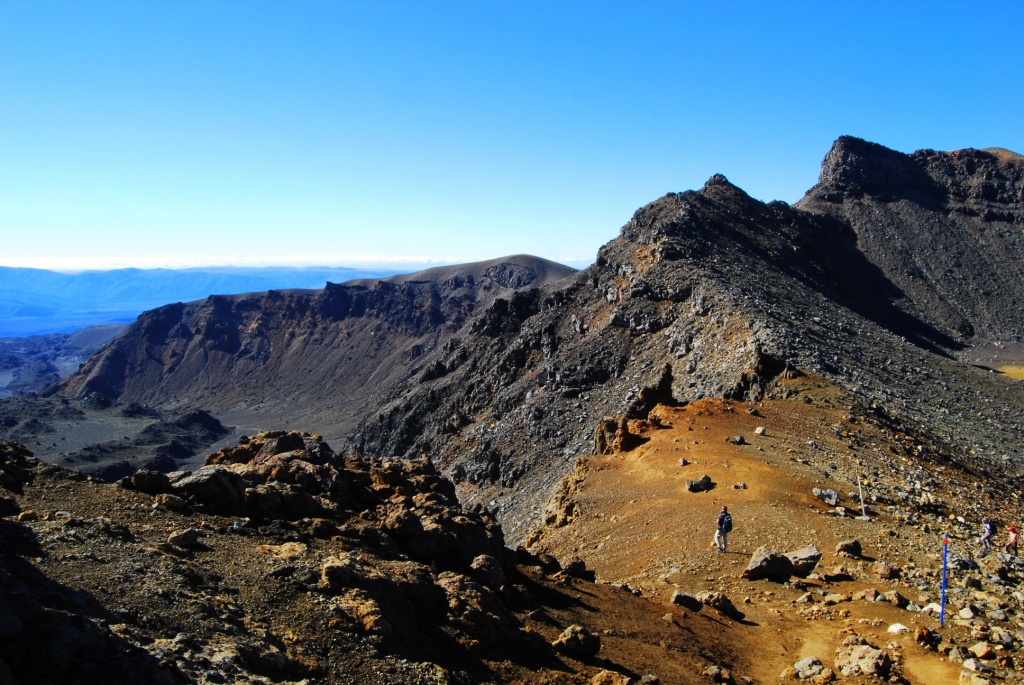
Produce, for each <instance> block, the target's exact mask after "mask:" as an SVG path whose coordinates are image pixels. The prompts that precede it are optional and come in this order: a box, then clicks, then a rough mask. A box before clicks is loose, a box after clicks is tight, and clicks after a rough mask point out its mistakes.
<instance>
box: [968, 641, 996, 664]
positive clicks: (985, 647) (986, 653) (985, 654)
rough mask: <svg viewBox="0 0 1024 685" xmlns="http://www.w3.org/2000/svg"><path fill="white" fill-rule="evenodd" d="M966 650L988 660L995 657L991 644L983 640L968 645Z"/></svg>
mask: <svg viewBox="0 0 1024 685" xmlns="http://www.w3.org/2000/svg"><path fill="white" fill-rule="evenodd" d="M968 651H970V653H971V654H973V655H974V656H976V657H977V658H979V659H983V660H988V659H995V658H996V652H995V650H994V649H992V645H990V644H989V643H988V642H985V641H982V642H979V643H977V644H975V645H973V646H971V647H969V648H968Z"/></svg>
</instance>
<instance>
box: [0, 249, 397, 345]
mask: <svg viewBox="0 0 1024 685" xmlns="http://www.w3.org/2000/svg"><path fill="white" fill-rule="evenodd" d="M394 273H397V272H396V271H389V270H367V269H349V268H341V267H277V266H275V267H252V268H250V267H203V268H195V269H113V270H110V271H83V272H80V273H70V274H69V273H60V272H57V271H48V270H45V269H22V268H14V267H5V266H0V338H10V337H24V336H29V335H47V334H52V333H70V332H72V331H76V330H78V329H80V328H85V327H86V326H95V325H97V324H112V323H114V324H116V323H130V322H131V321H133V320H134V319H135V317H136V316H138V315H139V314H141V313H142V312H144V311H146V310H147V309H153V308H155V307H159V306H161V305H165V304H168V303H170V302H189V301H192V300H198V299H202V298H205V297H208V296H209V295H222V294H233V293H247V292H256V291H267V290H276V289H282V288H304V289H305V288H323V287H324V284H325V283H327V282H328V281H330V282H332V283H340V282H343V281H349V280H352V279H357V278H381V277H384V276H389V275H391V274H394Z"/></svg>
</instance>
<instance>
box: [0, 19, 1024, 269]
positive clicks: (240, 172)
mask: <svg viewBox="0 0 1024 685" xmlns="http://www.w3.org/2000/svg"><path fill="white" fill-rule="evenodd" d="M831 4H832V3H821V2H815V3H785V4H784V5H783V4H782V3H778V6H776V7H770V6H768V4H767V3H754V2H751V3H711V2H706V1H705V2H700V3H687V2H678V3H667V2H637V1H634V2H629V3H593V2H591V3H556V2H543V3H540V2H538V3H532V2H514V3H513V2H487V1H478V2H471V3H453V2H427V1H423V0H421V1H419V2H408V3H404V2H387V1H377V2H365V3H362V2H349V3H341V2H330V3H314V2H277V3H261V2H195V3H189V2H131V3H117V2H103V1H101V0H97V1H94V2H79V3H51V2H41V1H39V0H33V1H31V2H11V1H9V0H0V264H2V265H8V266H38V267H50V268H85V267H94V268H96V267H108V266H115V265H116V266H125V265H134V266H155V265H164V266H168V265H169V266H184V265H201V264H202V265H205V264H228V263H232V264H285V263H302V264H348V265H365V264H380V263H390V264H393V263H396V262H397V263H403V262H404V263H409V264H410V265H413V264H416V263H417V262H419V261H468V260H477V259H488V258H492V257H497V256H501V255H505V254H513V253H519V252H527V253H533V254H537V255H540V256H543V257H548V258H551V259H556V260H560V261H565V262H568V263H573V264H575V265H581V264H586V263H589V261H590V260H591V259H592V258H593V256H594V254H595V252H596V250H597V248H598V247H599V246H600V245H601V244H603V243H604V242H606V241H607V240H609V239H611V238H612V237H614V236H615V235H616V234H617V232H618V229H619V227H620V226H621V225H622V224H623V223H625V222H626V221H627V220H628V219H629V217H630V216H631V215H632V213H633V211H634V210H635V209H636V208H637V207H639V206H641V205H643V204H645V203H647V202H649V201H651V200H653V199H655V198H657V197H659V196H660V195H662V194H664V193H665V192H668V191H679V190H685V189H688V188H699V187H700V186H701V185H703V183H704V181H705V180H706V179H707V178H708V176H710V175H711V174H713V173H716V172H717V173H724V174H725V175H726V176H728V177H729V179H730V180H731V181H733V182H734V183H736V184H737V185H739V186H741V187H743V188H744V189H746V190H747V191H748V192H749V193H750V194H751V195H753V196H754V197H757V198H760V199H764V200H771V199H776V198H777V199H783V200H786V201H789V202H793V201H796V200H797V199H799V198H800V197H801V195H802V194H803V192H804V191H805V190H807V189H808V188H809V187H810V186H811V185H813V184H814V182H815V181H816V179H817V171H818V165H819V163H820V161H821V158H822V157H823V156H824V155H825V153H826V152H827V150H828V148H829V145H830V144H831V142H832V141H833V140H834V139H835V138H836V137H837V136H839V135H842V134H850V135H856V136H860V137H864V138H867V139H870V140H873V141H876V142H879V143H882V144H884V145H887V146H889V147H892V148H895V149H898V150H903V151H911V150H914V149H918V148H922V147H930V148H934V149H955V148H960V147H989V146H999V147H1006V148H1009V149H1013V150H1016V151H1018V152H1024V125H1022V124H1024V117H1022V115H1021V112H1024V40H1021V36H1022V35H1024V4H1022V3H1020V2H990V3H977V2H974V3H969V2H955V3H954V2H949V3H943V2H928V3H923V2H922V3H916V2H901V3H893V2H885V3H870V2H867V3H856V7H855V8H853V7H851V5H853V3H844V4H843V5H841V6H840V5H838V4H837V5H836V6H834V7H829V5H831Z"/></svg>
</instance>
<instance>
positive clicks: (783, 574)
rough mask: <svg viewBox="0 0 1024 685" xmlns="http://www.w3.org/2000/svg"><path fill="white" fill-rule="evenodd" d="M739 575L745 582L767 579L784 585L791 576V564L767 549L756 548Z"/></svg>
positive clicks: (780, 555)
mask: <svg viewBox="0 0 1024 685" xmlns="http://www.w3.org/2000/svg"><path fill="white" fill-rule="evenodd" d="M741 575H742V576H743V577H744V578H746V579H747V580H761V579H762V578H767V579H768V580H774V581H775V582H777V583H785V582H786V581H787V580H789V578H790V576H792V575H793V562H792V561H790V559H789V558H788V557H786V556H784V555H782V554H777V553H775V552H773V551H772V550H770V549H768V548H767V547H758V548H757V549H756V550H754V554H753V555H752V556H751V557H750V563H749V564H747V567H746V568H745V569H743V573H742V574H741Z"/></svg>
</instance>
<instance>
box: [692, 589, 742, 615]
mask: <svg viewBox="0 0 1024 685" xmlns="http://www.w3.org/2000/svg"><path fill="white" fill-rule="evenodd" d="M696 598H697V600H698V601H699V602H700V603H701V604H704V605H706V606H709V607H711V608H712V609H716V610H718V611H720V612H721V613H722V614H724V615H726V616H730V617H732V618H743V612H741V611H740V610H739V609H737V608H736V606H735V605H734V604H733V603H732V600H730V599H729V598H728V597H726V596H725V594H723V593H721V592H716V591H714V590H706V591H704V592H698V593H697V595H696Z"/></svg>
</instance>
